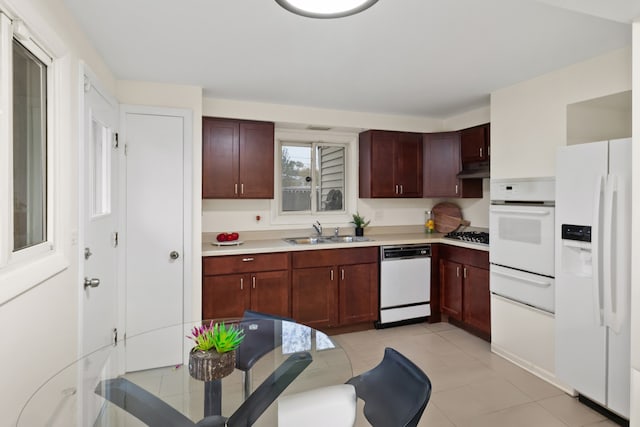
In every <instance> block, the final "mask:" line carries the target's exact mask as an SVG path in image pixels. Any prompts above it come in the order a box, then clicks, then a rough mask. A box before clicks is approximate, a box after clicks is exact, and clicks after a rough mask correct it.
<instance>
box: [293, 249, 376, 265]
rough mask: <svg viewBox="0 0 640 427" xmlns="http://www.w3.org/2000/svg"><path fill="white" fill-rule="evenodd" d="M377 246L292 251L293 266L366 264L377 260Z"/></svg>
mask: <svg viewBox="0 0 640 427" xmlns="http://www.w3.org/2000/svg"><path fill="white" fill-rule="evenodd" d="M378 251H379V250H378V247H377V246H372V247H368V248H350V249H320V250H313V251H301V252H293V253H292V254H291V257H292V260H291V263H292V265H293V268H308V267H328V266H332V265H350V264H366V263H372V262H378V257H379V255H378Z"/></svg>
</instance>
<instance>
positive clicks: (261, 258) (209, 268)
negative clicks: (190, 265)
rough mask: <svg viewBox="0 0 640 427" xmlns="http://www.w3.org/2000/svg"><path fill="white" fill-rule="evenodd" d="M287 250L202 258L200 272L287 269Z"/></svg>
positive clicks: (211, 273)
mask: <svg viewBox="0 0 640 427" xmlns="http://www.w3.org/2000/svg"><path fill="white" fill-rule="evenodd" d="M289 259H290V257H289V252H282V253H273V254H251V255H229V256H219V257H205V258H203V259H202V274H203V275H205V276H214V275H218V274H233V273H251V272H256V271H276V270H288V269H289Z"/></svg>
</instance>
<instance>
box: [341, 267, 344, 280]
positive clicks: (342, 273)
mask: <svg viewBox="0 0 640 427" xmlns="http://www.w3.org/2000/svg"><path fill="white" fill-rule="evenodd" d="M340 279H341V280H344V268H341V269H340Z"/></svg>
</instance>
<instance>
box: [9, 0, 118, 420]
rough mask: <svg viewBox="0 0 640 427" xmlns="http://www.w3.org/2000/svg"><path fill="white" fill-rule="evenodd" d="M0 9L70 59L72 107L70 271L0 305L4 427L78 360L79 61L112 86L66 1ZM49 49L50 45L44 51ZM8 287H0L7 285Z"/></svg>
mask: <svg viewBox="0 0 640 427" xmlns="http://www.w3.org/2000/svg"><path fill="white" fill-rule="evenodd" d="M0 9H3V10H8V11H10V12H11V11H13V12H16V13H18V14H19V15H20V16H21V18H22V19H23V20H24V21H25V23H26V25H27V26H28V27H29V28H30V30H31V31H32V33H33V34H34V35H35V36H36V37H37V38H39V39H40V40H42V41H43V44H45V48H49V49H51V50H53V51H54V52H55V53H56V55H58V54H59V55H60V56H61V57H64V58H66V59H67V60H68V63H69V64H70V65H69V69H68V75H65V76H64V77H65V78H64V80H65V83H68V84H69V85H70V90H69V92H68V93H65V95H64V96H65V101H66V102H67V103H68V105H69V111H68V117H64V119H63V121H64V123H63V126H64V127H66V128H68V134H69V135H70V137H69V138H68V139H66V140H65V141H61V144H60V151H59V153H58V154H59V155H60V156H61V161H62V164H63V165H64V166H65V167H64V169H63V170H61V171H60V179H61V181H62V183H64V184H66V185H65V186H64V187H63V188H61V189H60V194H59V196H60V198H61V200H60V202H61V206H62V214H63V217H64V223H65V224H64V227H63V232H62V235H61V236H60V237H59V238H60V239H61V241H62V243H63V246H64V248H65V252H66V255H67V256H68V261H69V267H68V268H67V269H66V270H64V271H63V272H61V273H59V274H57V275H55V276H54V277H51V278H50V279H49V280H46V281H45V282H43V283H40V284H38V285H37V286H36V287H34V288H32V289H30V290H29V291H27V292H25V293H23V294H22V295H19V296H16V297H15V298H14V299H12V300H10V301H8V302H6V303H4V304H3V305H1V306H0V341H1V342H2V351H0V366H2V367H3V369H2V374H1V375H0V378H1V380H0V402H2V403H1V404H0V406H1V408H2V410H0V425H2V426H5V425H12V424H13V423H15V420H16V418H17V415H18V412H19V411H20V409H21V408H22V406H23V405H24V404H25V402H26V400H27V398H28V397H29V395H30V394H31V393H33V392H34V391H35V390H36V388H37V387H38V386H40V385H41V383H42V382H43V380H44V379H45V378H48V377H50V376H51V375H53V374H54V373H55V372H56V371H57V370H59V369H60V368H62V367H63V366H64V365H66V364H68V363H70V362H71V361H73V360H74V359H75V358H76V356H77V333H78V332H77V320H78V319H77V316H78V315H77V312H78V295H79V292H80V289H81V285H80V283H79V281H78V277H77V275H78V257H79V252H78V247H77V244H72V234H74V233H76V232H77V230H78V200H77V185H76V182H77V176H78V162H77V156H78V154H77V152H78V151H77V150H78V129H79V123H78V117H80V113H79V111H78V105H79V99H80V93H79V90H78V89H79V87H80V83H79V82H80V80H79V70H80V58H82V60H84V61H85V62H86V63H87V64H88V65H89V67H90V68H91V69H92V71H93V72H94V73H95V74H96V75H97V76H98V77H99V78H100V80H101V82H102V83H103V85H104V86H105V87H106V88H108V89H110V90H112V91H114V88H115V79H114V77H113V75H112V74H111V72H110V71H109V69H108V67H107V66H106V65H105V64H104V62H103V61H102V60H101V58H100V56H99V55H98V54H97V52H96V51H95V50H94V49H93V48H92V47H91V46H90V45H89V44H88V42H87V39H86V37H85V36H84V35H83V34H82V31H81V30H80V28H79V27H78V25H77V24H76V22H75V21H74V19H73V18H72V17H71V15H70V14H68V13H67V12H66V8H65V6H64V5H63V3H62V1H61V0H0ZM47 43H50V46H47ZM2 285H3V283H0V286H2Z"/></svg>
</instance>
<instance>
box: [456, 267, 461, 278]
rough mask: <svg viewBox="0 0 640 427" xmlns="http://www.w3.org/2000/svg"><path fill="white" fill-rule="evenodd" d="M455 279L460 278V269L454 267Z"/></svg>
mask: <svg viewBox="0 0 640 427" xmlns="http://www.w3.org/2000/svg"><path fill="white" fill-rule="evenodd" d="M456 277H460V267H456Z"/></svg>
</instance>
